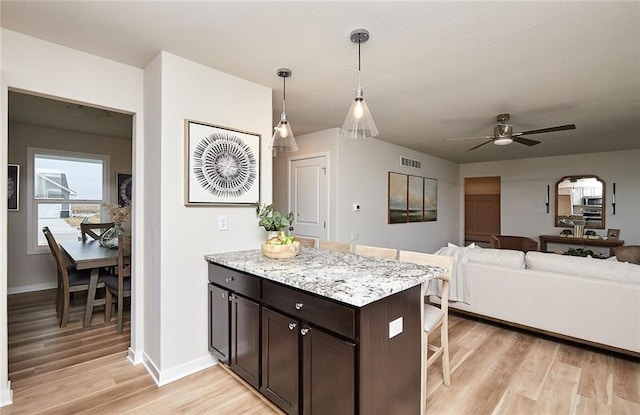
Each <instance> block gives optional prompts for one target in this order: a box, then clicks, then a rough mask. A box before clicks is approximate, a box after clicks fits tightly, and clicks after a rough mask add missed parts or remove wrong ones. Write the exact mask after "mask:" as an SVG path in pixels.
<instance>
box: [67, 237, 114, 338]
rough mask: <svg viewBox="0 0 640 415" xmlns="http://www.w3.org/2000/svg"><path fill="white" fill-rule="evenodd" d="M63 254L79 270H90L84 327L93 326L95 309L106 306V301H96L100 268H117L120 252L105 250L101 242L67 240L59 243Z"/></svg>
mask: <svg viewBox="0 0 640 415" xmlns="http://www.w3.org/2000/svg"><path fill="white" fill-rule="evenodd" d="M59 245H60V248H61V250H62V252H63V253H64V254H65V255H66V256H67V258H69V260H70V261H71V263H72V264H73V265H74V266H75V267H76V269H77V270H84V269H90V270H91V278H90V280H89V290H88V292H87V307H86V309H85V312H84V322H83V324H82V326H83V327H89V326H90V325H91V316H92V314H93V307H94V306H96V305H99V304H104V299H101V300H96V287H97V285H98V276H99V275H100V268H103V267H115V266H116V265H118V250H117V249H110V248H104V247H102V246H100V242H99V241H95V240H89V241H86V242H82V241H75V240H66V241H64V240H63V241H59Z"/></svg>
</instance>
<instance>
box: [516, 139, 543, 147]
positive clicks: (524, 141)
mask: <svg viewBox="0 0 640 415" xmlns="http://www.w3.org/2000/svg"><path fill="white" fill-rule="evenodd" d="M511 138H513V141H515V142H516V143H520V144H524V145H527V146H535V145H536V144H540V141H537V140H532V139H530V138H523V137H511Z"/></svg>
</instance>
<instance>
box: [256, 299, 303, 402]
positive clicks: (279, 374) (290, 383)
mask: <svg viewBox="0 0 640 415" xmlns="http://www.w3.org/2000/svg"><path fill="white" fill-rule="evenodd" d="M298 327H299V323H298V322H297V321H296V320H294V319H291V318H289V317H286V316H284V315H282V314H280V313H278V312H275V311H273V310H270V309H268V308H264V307H263V308H262V385H261V387H260V391H261V392H262V394H263V395H264V396H266V397H267V398H268V399H269V400H270V401H271V402H273V403H275V404H276V405H278V406H279V407H280V409H282V410H283V411H284V412H286V413H287V414H297V413H298V408H299V397H298V391H299V389H298V385H299V375H298V373H299V367H300V366H299V363H298V356H299V349H300V348H299V340H298V339H299V337H298Z"/></svg>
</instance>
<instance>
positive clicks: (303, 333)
mask: <svg viewBox="0 0 640 415" xmlns="http://www.w3.org/2000/svg"><path fill="white" fill-rule="evenodd" d="M307 333H309V329H307V328H304V329H300V334H302V335H303V336H306V335H307Z"/></svg>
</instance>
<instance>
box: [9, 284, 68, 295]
mask: <svg viewBox="0 0 640 415" xmlns="http://www.w3.org/2000/svg"><path fill="white" fill-rule="evenodd" d="M57 286H58V285H57V283H55V282H46V283H44V284H34V285H23V286H21V287H13V288H7V294H8V295H11V294H22V293H28V292H32V291H42V290H50V289H51V288H56V287H57Z"/></svg>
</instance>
